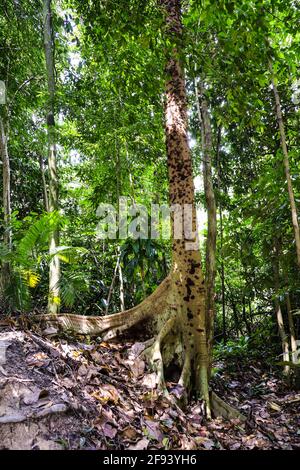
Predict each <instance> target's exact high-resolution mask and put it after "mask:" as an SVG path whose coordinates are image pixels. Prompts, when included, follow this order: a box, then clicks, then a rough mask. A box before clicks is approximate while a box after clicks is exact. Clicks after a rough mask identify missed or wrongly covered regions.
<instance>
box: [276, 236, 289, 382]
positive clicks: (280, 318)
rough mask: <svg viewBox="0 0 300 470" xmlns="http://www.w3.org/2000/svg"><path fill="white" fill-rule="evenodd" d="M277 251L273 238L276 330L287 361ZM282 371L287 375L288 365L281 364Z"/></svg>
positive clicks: (277, 246)
mask: <svg viewBox="0 0 300 470" xmlns="http://www.w3.org/2000/svg"><path fill="white" fill-rule="evenodd" d="M279 251H280V243H279V241H278V240H275V244H274V259H273V271H274V288H275V299H274V304H275V314H276V319H277V325H278V332H279V336H280V339H281V345H282V357H283V361H284V362H289V360H290V354H289V342H288V337H287V334H286V332H285V328H284V321H283V315H282V310H281V306H280V300H279V289H280V267H279ZM283 373H284V375H286V376H288V375H289V373H290V367H289V366H288V365H287V364H286V365H284V366H283Z"/></svg>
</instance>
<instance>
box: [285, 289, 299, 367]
mask: <svg viewBox="0 0 300 470" xmlns="http://www.w3.org/2000/svg"><path fill="white" fill-rule="evenodd" d="M286 309H287V314H288V321H289V330H290V335H291V351H292V362H293V363H294V364H298V362H299V361H298V355H297V338H296V331H295V325H294V318H293V313H292V307H291V299H290V294H289V292H288V293H287V294H286Z"/></svg>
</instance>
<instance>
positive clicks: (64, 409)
mask: <svg viewBox="0 0 300 470" xmlns="http://www.w3.org/2000/svg"><path fill="white" fill-rule="evenodd" d="M140 345H141V343H135V344H132V343H127V342H126V343H123V344H116V343H110V344H109V343H105V342H91V343H90V344H86V343H85V342H84V339H82V340H81V342H80V341H79V340H78V339H75V338H73V337H69V338H66V337H65V338H59V339H57V338H53V339H51V340H50V339H49V338H48V339H45V338H44V337H42V336H41V335H40V334H39V333H38V332H35V333H33V332H30V331H17V330H13V329H7V328H6V329H2V330H1V332H0V443H1V444H0V448H2V449H91V450H95V449H109V450H112V449H119V450H123V449H141V450H142V449H148V450H151V449H153V450H155V449H166V450H168V449H180V450H181V449H191V450H194V449H203V450H211V449H220V450H222V449H299V448H300V426H299V424H300V423H299V416H300V394H299V393H298V394H297V393H296V392H293V391H290V390H288V389H287V387H286V386H285V385H284V383H283V382H282V381H281V380H280V378H279V377H277V376H276V375H275V374H274V373H272V372H270V371H268V370H266V369H264V368H263V367H262V365H261V364H259V363H257V362H256V363H255V364H254V365H253V364H251V362H250V361H249V362H247V363H246V362H244V363H243V364H239V363H237V362H232V361H231V362H230V363H226V362H219V363H218V364H216V366H217V369H218V373H217V375H216V376H215V377H214V379H213V387H214V391H215V392H216V393H218V394H219V396H221V397H222V398H223V399H224V400H225V401H227V402H228V403H230V404H231V405H233V406H234V407H236V408H237V409H239V410H240V411H241V412H242V413H243V414H244V415H245V416H246V417H247V421H246V422H244V423H242V422H240V421H239V420H237V419H235V420H230V421H226V420H224V419H222V418H214V419H212V420H211V421H210V422H207V421H205V419H204V417H203V413H202V404H201V402H192V403H191V404H190V405H189V406H188V407H187V408H186V409H185V410H184V411H182V410H181V409H180V408H179V407H178V406H177V405H176V404H175V401H174V402H172V400H171V401H170V399H168V398H166V397H163V396H161V395H160V394H158V393H157V391H156V388H155V387H156V382H155V375H154V374H153V373H152V372H151V371H149V370H147V369H146V365H145V363H144V362H143V361H142V360H141V359H139V358H137V355H138V353H139V349H140ZM168 386H169V389H170V397H178V396H180V394H181V390H180V388H179V387H178V386H176V383H175V382H174V383H168Z"/></svg>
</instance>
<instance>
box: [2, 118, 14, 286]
mask: <svg viewBox="0 0 300 470" xmlns="http://www.w3.org/2000/svg"><path fill="white" fill-rule="evenodd" d="M7 141H8V132H7V126H6V125H5V123H4V120H3V119H2V117H0V151H1V159H2V185H3V216H4V217H3V221H4V224H3V225H4V234H3V244H4V246H5V248H6V249H7V250H8V251H10V250H11V247H12V229H11V197H10V196H11V194H10V159H9V154H8V146H7ZM9 277H10V265H9V263H6V262H5V263H3V264H2V267H1V290H2V291H4V290H5V289H6V287H7V286H8V283H9Z"/></svg>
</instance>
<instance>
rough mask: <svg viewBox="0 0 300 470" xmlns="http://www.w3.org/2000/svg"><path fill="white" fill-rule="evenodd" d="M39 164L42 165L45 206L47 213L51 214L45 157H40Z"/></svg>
mask: <svg viewBox="0 0 300 470" xmlns="http://www.w3.org/2000/svg"><path fill="white" fill-rule="evenodd" d="M39 164H40V172H41V176H42V183H43V197H44V206H45V210H46V212H49V201H48V189H47V183H46V177H45V167H44V161H43V157H42V156H41V155H40V156H39Z"/></svg>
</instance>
